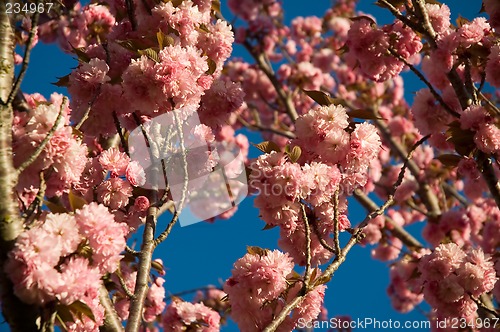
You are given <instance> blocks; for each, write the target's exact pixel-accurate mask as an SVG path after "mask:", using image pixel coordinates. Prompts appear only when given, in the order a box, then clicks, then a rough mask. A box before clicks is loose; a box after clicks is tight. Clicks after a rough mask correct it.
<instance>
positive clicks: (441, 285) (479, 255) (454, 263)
mask: <svg viewBox="0 0 500 332" xmlns="http://www.w3.org/2000/svg"><path fill="white" fill-rule="evenodd" d="M418 271H419V272H420V277H419V280H420V284H421V286H422V287H423V294H424V298H425V300H426V301H427V302H428V303H429V304H430V305H431V306H432V307H433V309H434V310H436V312H437V314H438V316H440V317H443V318H448V317H464V318H469V319H472V318H475V316H474V315H475V312H476V310H477V305H476V303H475V302H474V299H477V298H479V296H481V295H482V294H484V293H487V292H490V291H491V290H493V287H494V286H495V283H496V281H497V280H498V278H497V277H496V272H495V269H494V266H493V262H492V260H491V258H490V257H489V256H488V255H487V254H484V252H483V251H482V250H481V249H479V248H478V249H472V250H470V251H468V252H464V251H463V250H462V249H461V248H460V247H459V246H458V245H456V244H455V243H449V244H442V245H439V246H438V247H437V248H436V249H435V250H434V251H433V252H432V253H431V254H429V255H426V256H423V257H422V258H421V260H420V262H419V264H418Z"/></svg>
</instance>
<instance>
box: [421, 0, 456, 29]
mask: <svg viewBox="0 0 500 332" xmlns="http://www.w3.org/2000/svg"><path fill="white" fill-rule="evenodd" d="M425 7H426V9H427V13H428V15H429V19H430V21H431V24H432V27H433V28H434V31H435V32H436V33H437V34H438V35H441V34H443V33H445V32H447V31H448V30H449V29H450V14H451V12H450V7H448V6H447V5H446V4H441V5H438V4H430V3H426V4H425Z"/></svg>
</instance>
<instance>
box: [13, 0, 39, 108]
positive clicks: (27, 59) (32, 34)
mask: <svg viewBox="0 0 500 332" xmlns="http://www.w3.org/2000/svg"><path fill="white" fill-rule="evenodd" d="M40 3H41V0H37V1H36V2H35V4H36V6H37V7H38V4H40ZM39 17H40V12H39V11H35V13H34V14H33V18H32V19H31V29H30V32H29V35H28V40H27V41H26V49H25V51H24V56H23V62H22V65H21V69H20V70H19V75H18V76H17V79H16V81H15V82H14V86H13V87H12V90H11V91H10V94H9V98H8V99H7V104H11V103H12V102H13V100H14V98H15V97H16V95H17V92H18V91H19V88H20V87H21V83H22V81H23V79H24V76H25V75H26V71H27V70H28V64H29V62H30V57H31V50H32V49H33V45H32V44H33V40H34V39H35V35H36V30H37V26H38V19H39Z"/></svg>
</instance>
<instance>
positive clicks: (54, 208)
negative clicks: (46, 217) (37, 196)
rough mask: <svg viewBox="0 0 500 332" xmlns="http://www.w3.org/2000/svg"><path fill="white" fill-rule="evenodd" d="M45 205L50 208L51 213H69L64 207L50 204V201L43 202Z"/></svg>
mask: <svg viewBox="0 0 500 332" xmlns="http://www.w3.org/2000/svg"><path fill="white" fill-rule="evenodd" d="M43 204H44V205H45V206H46V207H48V208H49V210H50V212H52V213H68V210H66V208H65V207H64V206H62V205H59V204H56V203H53V202H50V201H43Z"/></svg>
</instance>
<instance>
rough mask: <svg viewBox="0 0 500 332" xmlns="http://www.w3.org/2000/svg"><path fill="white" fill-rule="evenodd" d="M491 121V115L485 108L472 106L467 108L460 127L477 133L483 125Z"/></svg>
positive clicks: (461, 117) (461, 118)
mask: <svg viewBox="0 0 500 332" xmlns="http://www.w3.org/2000/svg"><path fill="white" fill-rule="evenodd" d="M490 119H491V118H490V116H489V113H488V111H487V110H486V109H485V108H484V107H482V106H478V105H472V106H469V107H467V108H466V109H465V110H464V112H463V113H462V115H461V116H460V127H461V128H462V129H472V130H474V131H477V130H478V129H479V128H480V127H481V125H484V124H485V123H486V122H489V121H490Z"/></svg>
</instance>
